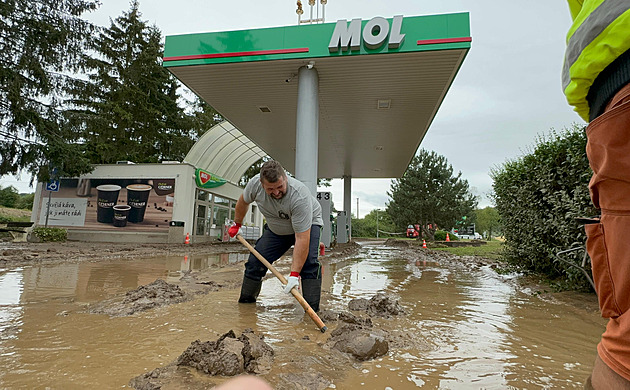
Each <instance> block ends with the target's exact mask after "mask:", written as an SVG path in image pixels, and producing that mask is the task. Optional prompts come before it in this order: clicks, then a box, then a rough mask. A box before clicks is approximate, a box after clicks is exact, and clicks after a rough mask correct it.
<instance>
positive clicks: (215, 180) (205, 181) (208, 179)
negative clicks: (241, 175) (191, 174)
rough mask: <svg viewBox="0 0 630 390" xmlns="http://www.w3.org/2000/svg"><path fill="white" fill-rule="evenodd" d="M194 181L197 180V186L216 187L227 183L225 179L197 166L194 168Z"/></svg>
mask: <svg viewBox="0 0 630 390" xmlns="http://www.w3.org/2000/svg"><path fill="white" fill-rule="evenodd" d="M195 182H197V187H199V188H216V187H219V186H222V185H223V184H225V183H227V180H225V179H224V178H222V177H219V176H217V175H215V174H213V173H210V172H208V171H204V170H203V169H199V168H197V169H196V170H195Z"/></svg>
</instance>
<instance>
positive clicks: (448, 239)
mask: <svg viewBox="0 0 630 390" xmlns="http://www.w3.org/2000/svg"><path fill="white" fill-rule="evenodd" d="M449 241H451V238H450V237H449V236H448V233H446V242H449Z"/></svg>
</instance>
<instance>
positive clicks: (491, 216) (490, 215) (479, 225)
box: [475, 206, 501, 239]
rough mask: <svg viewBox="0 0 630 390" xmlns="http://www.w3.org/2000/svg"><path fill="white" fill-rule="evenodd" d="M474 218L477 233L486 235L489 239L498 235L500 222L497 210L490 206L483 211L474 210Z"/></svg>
mask: <svg viewBox="0 0 630 390" xmlns="http://www.w3.org/2000/svg"><path fill="white" fill-rule="evenodd" d="M475 216H476V226H475V227H476V230H477V231H478V232H480V233H482V234H483V233H485V234H487V236H488V238H489V239H490V238H492V236H493V235H497V234H500V232H501V221H500V218H499V212H498V211H497V209H495V208H494V207H490V206H488V207H486V208H483V209H477V210H475Z"/></svg>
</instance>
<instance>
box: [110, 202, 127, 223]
mask: <svg viewBox="0 0 630 390" xmlns="http://www.w3.org/2000/svg"><path fill="white" fill-rule="evenodd" d="M113 209H114V226H116V227H124V226H127V217H128V216H129V210H131V206H129V205H126V204H119V205H116V206H114V207H113Z"/></svg>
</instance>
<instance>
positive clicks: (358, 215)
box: [357, 198, 359, 219]
mask: <svg viewBox="0 0 630 390" xmlns="http://www.w3.org/2000/svg"><path fill="white" fill-rule="evenodd" d="M357 219H359V198H357Z"/></svg>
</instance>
